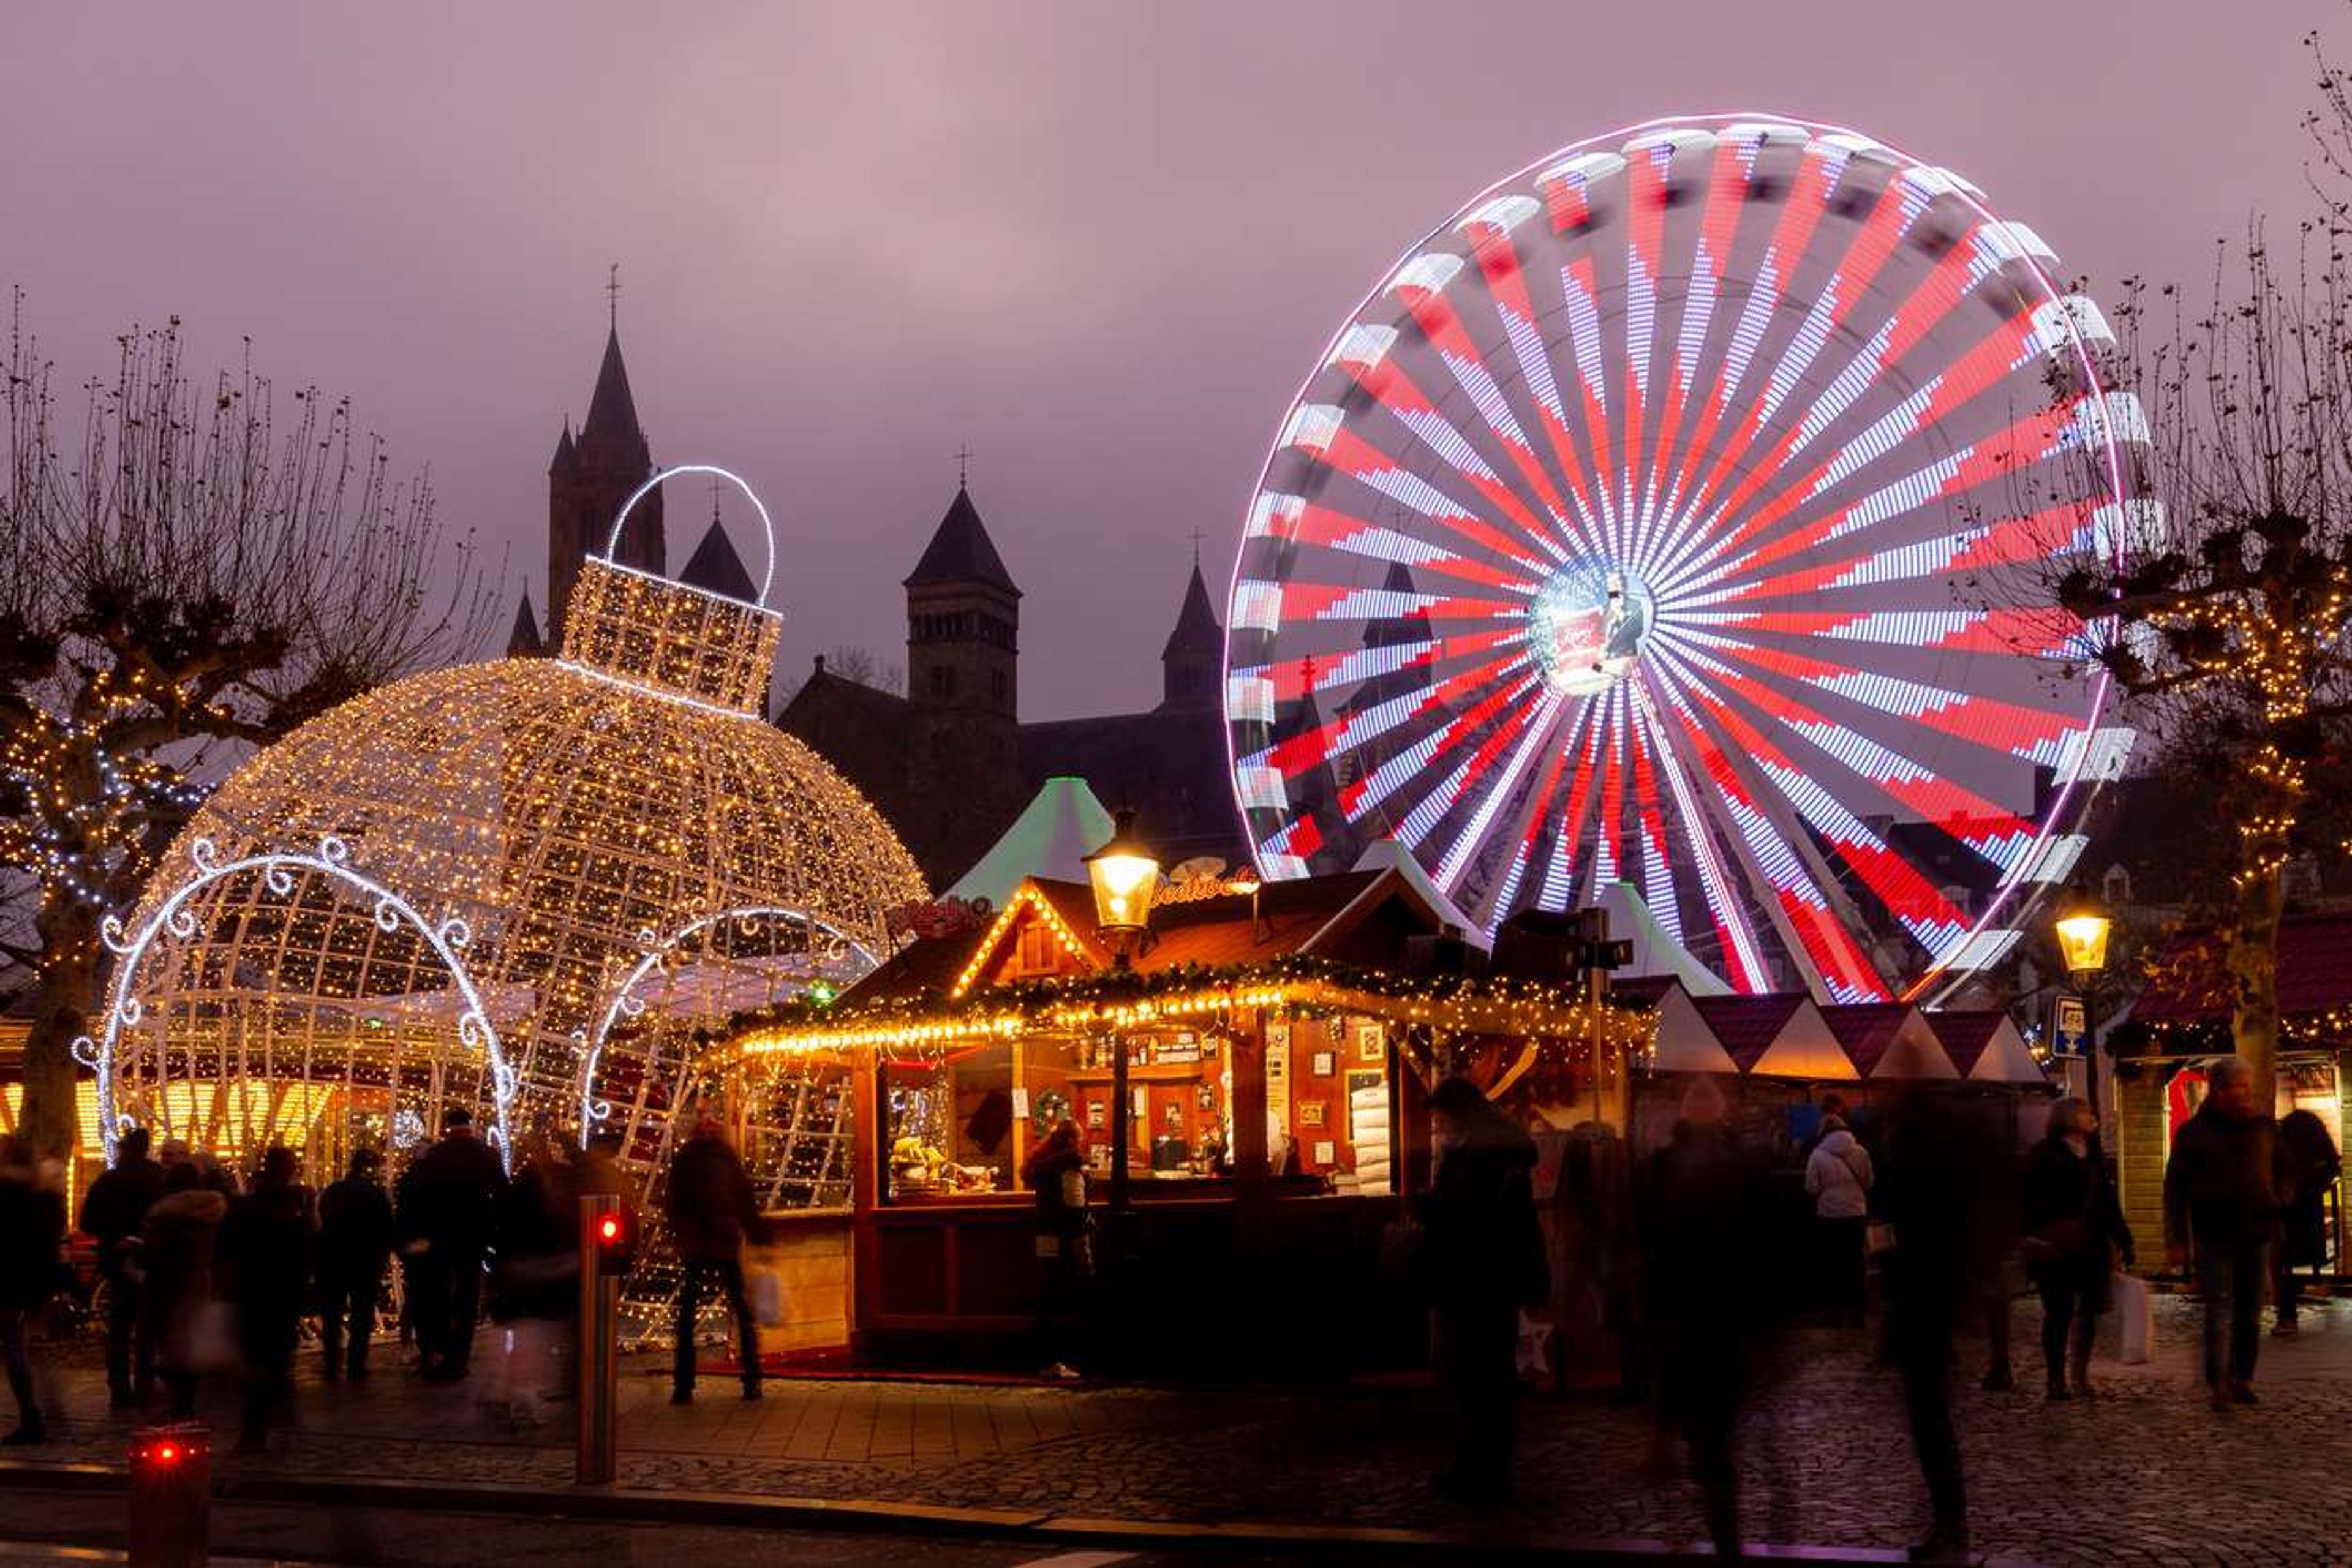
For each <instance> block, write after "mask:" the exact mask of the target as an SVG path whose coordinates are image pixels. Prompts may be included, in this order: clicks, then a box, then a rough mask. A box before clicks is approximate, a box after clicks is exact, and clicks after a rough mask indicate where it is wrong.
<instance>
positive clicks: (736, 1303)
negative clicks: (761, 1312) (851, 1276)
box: [666, 1115, 766, 1405]
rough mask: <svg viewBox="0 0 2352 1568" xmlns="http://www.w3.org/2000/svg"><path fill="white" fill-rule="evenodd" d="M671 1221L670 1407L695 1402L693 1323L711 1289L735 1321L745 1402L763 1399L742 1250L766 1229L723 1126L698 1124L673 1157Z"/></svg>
mask: <svg viewBox="0 0 2352 1568" xmlns="http://www.w3.org/2000/svg"><path fill="white" fill-rule="evenodd" d="M666 1217H667V1219H668V1221H669V1230H670V1238H671V1239H672V1240H673V1241H674V1242H676V1244H677V1258H678V1281H677V1351H676V1354H675V1358H674V1360H673V1362H672V1366H671V1379H670V1392H669V1402H670V1403H671V1404H672V1405H687V1404H690V1403H692V1401H693V1399H694V1322H695V1317H696V1314H697V1312H698V1310H699V1309H700V1306H701V1298H702V1291H703V1289H704V1287H705V1285H706V1284H709V1285H715V1286H716V1287H717V1288H718V1289H719V1295H720V1297H721V1298H722V1299H723V1300H725V1301H726V1303H727V1306H728V1308H729V1310H730V1311H731V1312H732V1313H733V1314H734V1318H735V1355H736V1359H737V1361H738V1363H740V1366H741V1369H742V1372H741V1376H742V1384H743V1397H744V1398H746V1399H757V1398H759V1397H760V1327H759V1324H758V1323H757V1322H755V1321H753V1320H752V1317H751V1300H750V1299H749V1298H748V1297H746V1296H745V1295H744V1293H743V1243H744V1242H745V1240H746V1239H750V1240H754V1241H756V1240H760V1239H761V1238H762V1237H764V1236H765V1234H766V1229H765V1226H763V1224H762V1223H761V1218H760V1210H759V1205H758V1204H757V1203H756V1202H755V1201H754V1200H753V1198H752V1195H751V1177H750V1176H748V1175H746V1174H745V1173H744V1171H743V1162H742V1161H740V1160H739V1159H737V1158H736V1157H735V1151H734V1150H733V1149H731V1148H730V1147H728V1144H727V1139H726V1137H725V1135H724V1133H723V1132H722V1131H721V1130H720V1128H719V1121H718V1119H717V1118H716V1117H712V1116H707V1115H706V1116H700V1117H698V1118H697V1119H696V1121H695V1124H694V1135H693V1136H692V1137H690V1138H688V1140H687V1141H686V1142H685V1144H684V1145H683V1146H682V1147H681V1148H680V1149H679V1150H678V1152H677V1154H676V1155H675V1156H673V1157H672V1159H671V1160H670V1165H669V1184H668V1190H667V1212H666Z"/></svg>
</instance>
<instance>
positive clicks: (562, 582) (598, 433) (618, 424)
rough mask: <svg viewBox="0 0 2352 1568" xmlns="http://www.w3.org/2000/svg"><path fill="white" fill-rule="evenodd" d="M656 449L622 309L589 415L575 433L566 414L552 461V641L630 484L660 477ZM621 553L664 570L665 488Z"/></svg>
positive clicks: (624, 560)
mask: <svg viewBox="0 0 2352 1568" xmlns="http://www.w3.org/2000/svg"><path fill="white" fill-rule="evenodd" d="M653 471H654V459H653V452H652V450H651V448H649V447H647V446H646V433H645V431H644V430H643V429H642V428H640V427H639V426H638V424H637V405H636V400H635V398H634V397H632V396H630V395H629V370H628V366H627V365H626V364H625V363H622V360H621V330H620V322H619V320H618V317H617V315H616V316H615V318H614V322H613V325H612V330H611V331H610V332H609V334H608V335H607V336H606V337H605V339H604V363H603V364H602V365H601V366H599V367H598V368H597V372H596V391H595V394H594V395H593V396H592V397H591V398H590V399H589V402H588V420H587V423H585V424H584V425H583V426H580V435H579V437H578V439H577V440H574V439H573V437H572V422H571V420H569V419H566V420H565V421H564V422H563V437H562V440H560V441H558V442H557V443H556V447H555V459H554V461H552V462H551V463H550V464H549V465H548V467H547V646H548V647H551V648H561V647H562V646H563V612H564V607H565V605H567V604H568V603H569V602H570V601H571V598H572V582H573V580H574V579H575V578H577V577H578V576H579V575H580V561H581V558H582V557H583V556H584V555H588V554H591V553H594V554H600V555H601V554H602V553H604V542H605V541H606V540H607V539H609V538H611V537H612V532H613V518H614V514H616V513H617V512H619V511H620V510H621V503H622V502H624V501H625V500H628V499H629V494H630V492H631V491H633V490H635V489H636V488H637V487H638V486H639V485H641V484H644V483H645V482H646V480H647V479H651V478H652V477H653ZM614 559H615V560H617V561H618V562H619V563H621V564H622V565H624V566H633V567H635V568H636V569H637V570H638V571H640V572H650V573H652V574H655V575H656V576H658V575H660V574H663V573H664V572H665V571H666V570H667V567H668V564H669V558H668V551H667V543H666V542H665V540H664V538H663V534H662V494H661V491H659V490H656V491H655V492H654V493H653V494H651V495H649V496H647V497H646V499H645V500H642V501H640V502H639V503H638V504H637V510H635V511H633V512H631V513H630V514H629V526H628V530H627V531H626V532H625V533H624V534H623V535H622V537H621V547H620V549H619V551H618V552H615V554H614Z"/></svg>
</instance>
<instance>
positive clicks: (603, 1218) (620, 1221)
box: [588, 1209, 637, 1279]
mask: <svg viewBox="0 0 2352 1568" xmlns="http://www.w3.org/2000/svg"><path fill="white" fill-rule="evenodd" d="M588 1238H589V1245H590V1247H592V1248H593V1250H594V1252H595V1254H596V1271H597V1272H598V1273H599V1274H601V1275H603V1276H604V1278H606V1279H617V1278H619V1277H620V1276H621V1275H624V1274H626V1273H627V1272H628V1271H629V1270H630V1269H631V1268H633V1267H635V1264H636V1261H637V1238H636V1237H635V1234H634V1233H633V1230H632V1227H631V1226H630V1223H629V1215H628V1214H627V1212H626V1211H625V1210H621V1209H614V1210H612V1211H609V1212H607V1213H604V1214H600V1215H592V1216H591V1217H590V1219H589V1225H588Z"/></svg>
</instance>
